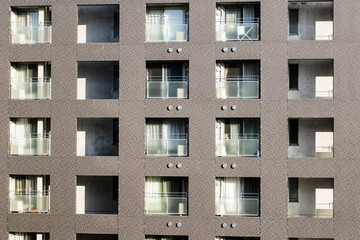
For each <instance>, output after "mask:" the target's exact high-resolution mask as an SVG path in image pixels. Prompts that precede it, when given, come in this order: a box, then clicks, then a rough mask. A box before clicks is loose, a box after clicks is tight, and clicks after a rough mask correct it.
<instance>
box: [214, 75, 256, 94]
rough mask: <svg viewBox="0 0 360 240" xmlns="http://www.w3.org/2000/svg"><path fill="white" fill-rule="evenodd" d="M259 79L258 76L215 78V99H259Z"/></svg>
mask: <svg viewBox="0 0 360 240" xmlns="http://www.w3.org/2000/svg"><path fill="white" fill-rule="evenodd" d="M259 78H260V77H259V76H246V77H230V78H217V79H216V95H217V98H225V99H226V98H259Z"/></svg>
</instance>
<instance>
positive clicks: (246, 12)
mask: <svg viewBox="0 0 360 240" xmlns="http://www.w3.org/2000/svg"><path fill="white" fill-rule="evenodd" d="M243 18H244V22H252V21H253V19H254V18H255V9H254V6H246V7H244V9H243Z"/></svg>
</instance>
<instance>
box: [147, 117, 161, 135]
mask: <svg viewBox="0 0 360 240" xmlns="http://www.w3.org/2000/svg"><path fill="white" fill-rule="evenodd" d="M146 137H147V139H161V138H162V124H161V123H159V122H158V121H155V120H154V121H152V120H150V121H148V122H147V123H146Z"/></svg>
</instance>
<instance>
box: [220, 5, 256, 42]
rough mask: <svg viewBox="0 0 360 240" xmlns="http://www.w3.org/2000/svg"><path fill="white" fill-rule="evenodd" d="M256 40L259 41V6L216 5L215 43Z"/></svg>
mask: <svg viewBox="0 0 360 240" xmlns="http://www.w3.org/2000/svg"><path fill="white" fill-rule="evenodd" d="M258 40H260V4H258V3H237V4H234V3H231V4H230V3H229V4H217V6H216V41H258Z"/></svg>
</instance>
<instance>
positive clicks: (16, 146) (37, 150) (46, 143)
mask: <svg viewBox="0 0 360 240" xmlns="http://www.w3.org/2000/svg"><path fill="white" fill-rule="evenodd" d="M50 136H51V135H50V133H47V134H31V135H30V136H23V137H19V136H11V137H10V154H11V155H50V140H51V138H50Z"/></svg>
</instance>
